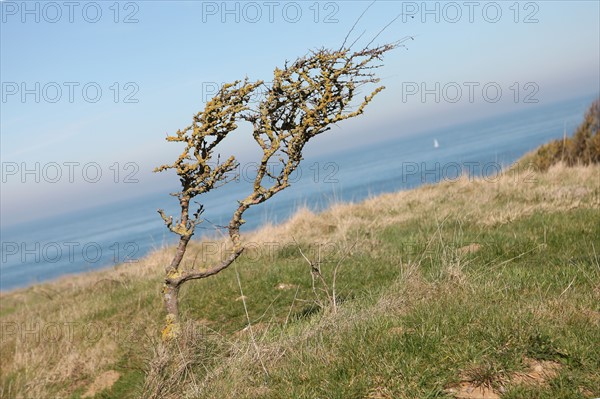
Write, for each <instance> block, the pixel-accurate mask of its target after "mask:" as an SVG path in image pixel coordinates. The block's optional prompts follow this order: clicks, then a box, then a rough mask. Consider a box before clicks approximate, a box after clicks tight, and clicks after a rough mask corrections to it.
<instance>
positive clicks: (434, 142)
mask: <svg viewBox="0 0 600 399" xmlns="http://www.w3.org/2000/svg"><path fill="white" fill-rule="evenodd" d="M439 146H440V143H438V141H437V139H433V148H439Z"/></svg>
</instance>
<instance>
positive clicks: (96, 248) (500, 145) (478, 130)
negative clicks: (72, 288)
mask: <svg viewBox="0 0 600 399" xmlns="http://www.w3.org/2000/svg"><path fill="white" fill-rule="evenodd" d="M592 100H593V97H586V98H579V99H575V100H570V101H567V102H563V103H560V104H553V105H548V106H539V107H535V108H532V109H530V110H528V111H519V112H516V113H510V114H506V115H503V116H501V117H494V118H491V119H486V120H482V121H477V122H473V123H469V124H464V125H460V126H451V127H447V128H443V129H437V130H434V131H429V132H426V133H418V134H412V135H404V136H403V137H400V138H397V139H394V140H391V141H387V142H383V143H378V144H377V145H373V146H372V147H370V148H366V149H365V148H361V149H360V150H354V151H348V152H338V153H336V152H335V151H332V152H331V153H330V154H328V156H327V158H313V159H305V161H304V163H303V164H302V166H301V170H300V172H301V173H299V174H297V175H296V176H295V180H297V181H295V183H294V184H293V185H292V187H291V188H288V189H287V190H285V191H283V192H281V193H279V194H277V195H276V196H275V197H273V198H272V199H270V200H269V202H267V203H265V204H262V205H260V206H258V207H257V208H256V209H251V210H250V211H248V213H247V214H246V215H245V219H246V220H247V221H248V223H247V224H246V225H244V228H243V230H244V231H249V230H252V229H255V228H257V227H260V226H261V225H262V224H264V223H267V222H273V223H277V222H281V221H283V220H285V219H286V218H288V217H289V216H291V215H292V214H293V213H294V212H295V211H296V210H297V209H298V208H299V207H301V206H306V207H308V208H310V209H313V210H322V209H324V208H326V207H328V206H329V205H330V204H332V203H333V202H339V201H344V202H355V201H360V200H363V199H365V198H367V197H369V196H372V195H376V194H379V193H384V192H393V191H398V190H402V189H408V188H413V187H416V186H419V185H421V184H424V183H432V182H436V181H440V180H442V179H453V178H454V177H456V175H457V174H459V173H461V172H464V173H469V174H474V175H493V174H494V173H497V172H498V168H499V167H506V166H508V165H510V164H511V163H513V162H514V161H515V160H517V159H518V158H520V157H521V156H522V155H523V154H525V153H526V152H528V151H531V150H533V149H534V148H536V147H538V146H539V145H541V144H543V143H545V142H547V141H548V140H550V139H554V138H560V137H562V135H563V129H564V128H565V126H566V129H567V132H568V133H569V134H571V133H572V132H573V130H574V128H575V127H576V126H577V125H578V124H579V123H580V121H581V120H582V117H583V114H584V112H585V111H586V109H587V108H588V106H589V104H590V103H591V101H592ZM398 133H399V134H400V133H401V132H398ZM402 133H403V134H405V132H402ZM434 140H437V142H438V144H439V146H438V147H437V148H435V147H434ZM245 180H247V179H244V178H243V176H242V179H241V180H240V181H239V182H232V183H230V184H228V185H226V186H224V187H222V188H220V189H219V190H216V191H214V192H212V193H210V194H209V195H207V196H206V197H205V198H203V204H204V206H205V209H206V212H205V214H204V216H205V219H207V220H208V221H210V222H211V223H213V224H214V225H226V224H227V222H228V216H229V215H230V214H231V211H232V210H233V209H234V208H235V205H236V199H240V198H243V197H244V196H245V194H246V193H247V192H248V188H249V186H248V184H249V183H248V182H246V181H245ZM176 206H177V201H176V199H175V198H173V197H170V196H169V195H167V192H165V191H161V192H160V193H157V194H155V195H151V196H147V197H144V198H141V199H134V200H128V201H123V202H120V203H114V204H111V205H106V206H102V207H98V208H94V209H88V210H86V211H81V212H78V213H74V214H71V215H69V217H68V218H65V217H64V216H62V217H56V218H50V219H46V220H42V221H36V222H35V223H27V224H23V225H18V226H11V227H7V228H5V229H2V250H1V258H2V259H1V264H0V289H1V290H9V289H13V288H17V287H23V286H28V285H31V284H34V283H36V282H41V281H45V280H49V279H53V278H56V277H59V276H62V275H65V274H70V273H80V272H85V271H89V270H93V269H98V268H103V267H110V266H113V265H115V264H116V263H122V262H126V261H135V260H137V259H140V258H142V257H143V256H144V255H145V254H147V253H148V252H149V251H151V250H153V249H158V248H161V247H163V246H165V245H168V244H172V243H173V242H174V241H175V238H176V237H175V236H174V235H173V234H171V233H170V232H168V230H167V229H166V228H165V226H164V224H163V222H162V220H161V219H160V217H159V216H158V214H157V213H156V209H157V208H164V209H165V211H166V212H167V213H168V214H172V215H176V212H177V209H176ZM201 226H202V227H203V228H205V229H200V230H198V231H197V234H196V236H197V237H200V236H202V235H203V234H215V233H214V228H211V224H210V223H208V222H206V223H204V224H203V225H201Z"/></svg>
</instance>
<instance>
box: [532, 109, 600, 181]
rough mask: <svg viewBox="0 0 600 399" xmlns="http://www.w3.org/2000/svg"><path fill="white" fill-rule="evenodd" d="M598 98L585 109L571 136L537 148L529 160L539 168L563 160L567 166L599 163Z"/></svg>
mask: <svg viewBox="0 0 600 399" xmlns="http://www.w3.org/2000/svg"><path fill="white" fill-rule="evenodd" d="M599 126H600V98H599V99H596V101H594V102H593V103H592V105H591V106H590V108H589V109H588V110H587V112H586V114H585V117H584V120H583V122H582V123H581V125H579V127H578V128H577V130H575V134H574V135H573V137H568V138H564V139H562V140H553V141H551V142H550V143H548V144H545V145H543V146H541V147H540V148H538V150H537V151H536V152H535V153H534V154H533V157H532V159H531V162H532V163H534V164H535V165H536V166H537V167H538V168H539V169H540V170H547V169H548V168H549V167H550V166H552V165H554V164H556V163H558V162H564V163H565V164H566V165H567V166H574V165H579V164H583V165H589V164H591V163H600V133H599V130H600V129H599Z"/></svg>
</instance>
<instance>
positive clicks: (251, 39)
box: [0, 1, 600, 224]
mask: <svg viewBox="0 0 600 399" xmlns="http://www.w3.org/2000/svg"><path fill="white" fill-rule="evenodd" d="M369 3H370V2H363V1H336V2H327V1H322V2H314V1H307V2H289V1H275V2H263V1H257V2H227V3H224V2H221V1H218V2H201V1H169V2H167V1H138V2H125V1H124V2H118V3H117V2H115V1H107V2H102V1H98V2H75V5H74V6H73V8H72V9H69V8H68V7H67V6H65V5H64V2H62V1H61V2H56V3H51V4H50V3H48V2H35V1H29V2H26V3H23V2H21V1H19V2H10V1H2V2H0V5H1V6H2V8H1V12H2V15H1V18H2V19H1V21H2V23H1V28H0V34H1V39H0V44H1V54H0V55H1V61H0V68H1V81H2V102H1V103H0V106H1V107H2V110H1V126H0V127H1V150H0V151H1V153H0V155H1V156H2V162H3V164H4V165H5V166H6V165H7V164H6V163H7V162H8V163H11V165H12V163H17V164H18V165H19V167H20V166H21V163H25V165H26V166H27V167H29V168H34V164H35V162H40V163H41V166H42V167H43V165H46V164H47V163H49V162H56V163H58V164H59V165H62V172H63V174H64V173H65V172H66V171H67V170H68V169H67V168H66V167H65V166H64V163H65V162H79V163H80V165H84V164H86V163H90V162H95V163H97V164H98V165H100V168H101V170H102V172H103V178H102V179H101V180H100V181H99V182H98V183H96V184H89V183H87V182H85V181H83V180H82V178H81V175H80V174H79V175H77V173H81V170H78V169H77V168H76V169H75V172H76V176H75V181H74V182H73V183H70V182H68V180H67V179H66V177H65V178H63V179H61V181H60V182H59V183H49V182H48V181H43V180H44V179H43V178H42V181H41V182H40V183H36V182H35V181H33V177H32V176H31V175H28V176H26V179H25V180H26V182H25V183H22V182H21V179H20V178H15V177H14V176H12V175H11V176H8V177H7V178H6V183H5V182H3V183H2V194H1V200H2V220H3V223H7V224H12V223H14V222H15V221H17V220H19V219H20V218H23V219H31V218H36V217H41V216H44V215H46V216H47V215H51V214H53V213H60V212H64V211H65V210H66V209H71V208H72V209H76V208H81V207H85V206H89V205H94V204H100V203H103V202H107V201H115V200H118V199H120V198H127V197H131V196H134V195H140V194H143V193H145V192H154V191H158V190H160V189H161V184H162V183H164V182H165V179H166V177H161V176H157V175H153V174H151V173H150V171H151V170H152V168H153V167H154V166H156V165H158V164H161V163H166V162H171V161H172V160H173V158H174V156H175V155H176V153H177V152H178V150H179V149H178V148H177V147H176V146H174V145H169V144H167V143H166V142H165V141H164V136H165V133H166V132H169V133H172V132H174V131H175V130H177V129H178V128H180V127H184V126H186V125H187V124H189V122H190V119H191V116H192V115H193V114H194V113H195V112H197V111H199V110H200V109H201V107H202V105H203V101H204V100H205V97H206V95H207V94H209V93H207V92H206V91H203V88H205V89H206V88H207V87H213V85H214V83H223V82H229V81H233V80H236V79H241V78H243V77H244V76H248V77H249V78H250V79H263V80H265V81H269V80H270V77H271V73H272V70H273V69H274V67H275V66H282V65H283V62H284V61H285V60H286V59H287V60H293V59H295V58H296V57H298V56H301V55H303V54H305V53H306V52H307V50H309V49H314V48H319V47H323V46H324V47H339V45H340V44H341V42H342V41H343V39H344V36H345V35H346V33H347V32H348V31H349V29H350V28H351V26H352V25H353V23H354V21H355V20H356V18H357V17H358V15H360V13H361V12H362V11H363V10H364V9H365V7H366V6H367V5H368V4H369ZM24 4H26V5H25V6H26V7H27V9H28V10H29V11H32V12H29V13H28V12H26V10H24V9H23V5H24ZM49 4H50V5H49ZM423 4H424V3H423V2H420V1H419V2H400V1H378V2H376V3H375V4H374V5H373V6H372V7H371V8H370V10H369V11H368V12H367V14H366V15H365V16H364V18H363V19H362V20H361V21H360V23H359V24H358V25H357V27H356V29H355V31H354V32H353V34H352V35H351V39H350V41H353V40H354V39H355V38H356V37H357V35H359V34H360V33H362V32H363V31H366V33H365V34H364V36H363V37H362V38H361V39H360V40H359V41H358V43H357V46H360V45H365V44H367V43H368V42H369V41H370V40H371V38H372V37H373V36H375V35H376V34H377V32H379V30H380V29H381V28H382V27H383V26H385V25H386V24H387V23H388V22H389V21H390V20H391V19H392V18H393V17H394V16H396V15H398V14H399V13H401V12H402V11H407V12H410V13H413V14H414V16H415V18H414V19H406V20H405V21H403V18H402V17H401V18H400V19H398V20H397V21H396V22H395V23H394V24H393V25H391V26H390V27H389V28H388V29H387V30H386V31H385V32H384V33H383V34H382V35H381V36H380V37H379V38H378V39H377V40H376V41H375V44H382V43H384V42H389V41H393V40H397V39H400V38H402V37H404V36H406V35H413V36H415V40H414V41H410V42H408V43H407V46H408V49H407V50H404V49H399V50H396V51H395V52H393V53H390V54H388V56H387V57H386V59H385V67H384V68H382V69H381V70H380V71H379V73H380V76H381V77H382V78H383V79H382V83H383V84H385V85H386V86H387V90H385V91H384V92H383V93H382V94H381V95H380V96H378V98H377V99H376V100H375V101H374V102H373V104H371V107H370V108H369V109H368V111H367V112H366V114H365V116H364V117H361V118H359V119H356V120H353V121H351V122H349V123H346V124H343V125H340V128H339V129H334V131H333V134H330V135H328V136H323V137H320V138H318V140H317V141H316V143H317V144H312V145H311V146H309V148H308V154H307V155H308V156H311V155H321V156H326V155H327V154H330V153H334V152H335V151H337V150H340V149H344V148H350V147H356V146H360V145H364V144H365V143H368V142H377V141H383V140H389V139H390V138H392V137H394V136H399V135H403V134H412V133H415V132H418V131H424V130H428V129H432V128H437V127H440V126H444V125H450V124H455V123H461V122H466V121H469V120H475V119H481V118H484V117H486V116H490V115H497V114H502V113H505V112H508V111H512V110H520V109H523V110H525V109H527V107H535V106H538V105H543V104H549V103H552V102H556V101H560V100H563V99H569V98H573V97H577V96H581V95H588V94H591V95H593V94H595V93H598V92H599V91H600V89H599V85H600V82H599V76H598V71H599V69H600V61H599V59H600V55H599V48H600V39H599V37H600V28H599V22H598V21H599V18H600V10H599V2H598V1H568V2H567V1H539V2H526V1H523V2H515V1H507V2H504V1H501V2H496V3H494V2H474V3H468V2H455V3H451V2H427V3H426V4H427V7H428V9H429V10H433V13H429V14H425V13H423V12H422V11H423V10H422V6H423ZM467 4H473V6H472V7H473V8H472V9H469V6H468V5H467ZM55 5H58V7H56V6H55ZM224 7H226V8H227V9H228V10H229V11H230V12H229V13H226V12H224ZM436 7H437V10H439V12H436V11H435V10H436ZM84 9H85V13H84ZM97 9H100V10H101V16H99V17H96V11H97ZM117 9H118V11H119V12H118V15H116V10H117ZM498 9H499V10H500V12H501V15H498V14H496V11H497V10H498ZM58 10H60V13H61V15H60V16H59V15H58V14H57V11H58ZM257 10H260V12H261V16H260V17H259V16H258V14H257ZM298 10H299V11H300V12H301V15H299V14H297V12H298ZM317 10H318V14H317ZM470 10H472V11H473V14H472V17H473V22H470V21H469V18H470V16H469V11H470ZM484 10H485V11H484ZM516 10H518V15H517V14H516ZM70 11H71V12H72V19H73V22H70V21H69V17H70V15H69V12H70ZM456 11H459V12H461V14H462V15H461V18H457V14H456ZM270 12H272V17H273V21H272V22H271V21H269V17H270V15H269V13H270ZM36 14H37V15H36ZM436 14H437V15H436ZM127 16H129V18H130V19H131V20H133V21H135V20H137V22H134V23H124V21H123V20H124V19H125V18H126V17H127ZM36 17H37V18H39V22H36V21H35V18H36ZM436 17H438V18H439V22H436V20H435V19H436ZM115 18H116V19H117V21H118V22H116V23H115ZM236 18H238V19H239V22H236V20H235V19H236ZM94 19H98V21H97V22H95V23H92V22H91V21H93V20H94ZM423 19H424V20H423ZM454 19H459V20H458V22H456V23H452V20H454ZM494 19H497V22H492V21H494ZM515 19H516V21H517V22H515ZM23 20H24V21H23ZM53 20H56V22H54V23H53V22H52V21H53ZM294 20H296V22H294ZM325 20H328V23H326V22H325ZM525 20H529V21H530V22H533V23H525ZM536 20H537V22H535V21H536ZM36 82H39V85H40V90H39V95H40V102H39V103H36V102H35V94H27V95H26V96H25V101H22V98H21V94H22V93H21V89H22V85H23V84H24V85H25V86H26V87H27V88H29V89H33V90H34V91H35V87H36V86H35V85H36ZM51 82H55V83H56V84H54V83H51ZM68 82H73V83H68ZM115 82H116V84H117V85H116V86H114V84H115ZM436 82H439V84H440V87H444V85H448V84H449V83H450V86H447V87H449V88H450V89H452V87H456V86H459V87H461V88H462V89H463V97H462V99H461V100H460V101H458V102H456V103H451V102H450V101H447V99H446V98H441V101H440V102H439V103H436V102H435V99H434V96H433V95H429V96H427V97H425V99H424V101H422V100H421V97H420V93H417V94H415V95H411V96H407V95H406V90H407V89H408V88H414V87H421V84H425V85H426V87H430V88H434V87H435V84H436ZM452 82H454V83H452ZM465 82H477V84H478V85H479V86H477V88H476V91H475V93H476V95H475V96H474V98H473V101H472V102H470V101H469V100H468V87H467V86H465ZM515 82H516V83H518V85H519V90H518V92H519V94H520V97H519V101H517V102H515V101H514V97H513V96H514V92H515V90H516V86H514V84H515ZM89 83H92V84H91V85H88V86H90V89H89V90H90V91H89V92H88V96H89V97H88V98H87V100H91V99H93V97H94V96H95V93H94V87H100V89H101V90H102V96H101V97H100V98H99V100H98V101H97V102H95V103H93V102H90V101H87V100H86V98H84V95H83V93H82V87H83V86H84V85H86V84H89ZM128 83H129V85H128V86H126V84H128ZM486 83H494V85H495V86H498V87H500V88H501V89H502V97H501V99H500V101H498V102H496V103H489V102H486V101H485V98H483V97H482V95H481V87H482V86H483V85H485V84H486ZM527 83H529V86H525V85H526V84H527ZM69 85H71V87H73V89H74V91H73V99H72V100H73V101H72V102H70V101H69ZM415 85H416V86H415ZM55 86H59V87H61V91H62V97H61V98H60V99H59V100H57V101H56V102H55V103H52V102H50V101H48V100H52V99H53V98H55V97H56V91H55ZM44 87H45V88H46V92H45V93H44ZM117 87H118V91H119V99H118V102H115V101H114V95H115V92H116V91H117ZM15 88H16V89H15ZM15 90H18V92H16V93H15V94H12V93H13V91H15ZM90 93H91V94H90ZM448 93H450V94H448ZM477 93H478V94H477ZM533 93H535V94H533ZM44 94H45V95H44ZM128 94H131V95H132V96H131V99H132V100H137V102H134V103H125V102H124V96H126V95H128ZM403 94H404V96H403ZM447 94H448V95H450V96H453V95H454V92H447ZM527 94H532V96H533V97H532V98H533V99H537V100H538V104H537V105H536V104H531V103H525V102H524V101H523V100H524V97H523V96H525V95H527ZM403 97H404V98H403ZM365 133H367V134H365ZM249 144H250V142H249V141H248V140H244V138H243V137H242V135H240V136H238V137H236V138H235V139H231V140H230V142H228V143H226V148H225V151H226V152H228V151H232V152H236V153H238V154H240V156H241V158H242V159H244V156H245V155H244V154H246V152H245V151H244V147H245V146H247V145H249ZM115 162H119V168H120V169H121V175H120V176H119V179H120V180H123V175H124V174H125V175H126V174H127V173H128V172H131V171H132V170H133V169H127V170H125V169H124V167H123V165H124V164H125V163H127V162H132V163H135V164H136V165H138V166H139V168H140V169H139V171H138V172H137V173H136V175H135V177H136V178H138V179H139V183H137V184H115V183H114V182H113V181H112V180H113V177H114V176H113V174H114V170H113V169H110V167H111V165H114V163H115ZM19 176H20V175H19ZM109 176H110V177H109ZM5 177H6V176H5ZM40 204H44V206H43V207H40ZM17 215H18V216H17Z"/></svg>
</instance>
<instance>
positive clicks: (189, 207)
mask: <svg viewBox="0 0 600 399" xmlns="http://www.w3.org/2000/svg"><path fill="white" fill-rule="evenodd" d="M406 39H407V38H406ZM404 40H405V39H403V40H400V41H398V42H395V43H391V44H386V45H382V46H377V47H372V48H370V47H369V45H367V47H365V48H363V49H362V50H359V51H352V50H351V47H352V46H349V47H344V46H342V48H340V49H339V50H329V49H321V50H318V51H312V52H310V53H309V54H308V55H306V56H304V57H302V58H299V59H297V60H296V61H294V62H293V63H291V64H288V63H287V62H286V64H285V66H284V67H283V68H282V69H279V68H276V69H275V71H274V75H273V79H272V83H269V84H265V83H264V82H263V81H258V82H255V83H251V82H249V81H248V79H246V80H244V81H243V82H242V81H236V82H233V83H231V84H227V85H224V86H223V87H222V88H221V89H220V91H219V92H218V93H217V94H216V95H215V97H214V98H212V99H211V100H210V101H208V102H207V103H206V106H205V107H204V110H203V111H200V112H199V113H197V114H196V115H195V116H194V117H193V120H192V124H191V125H189V126H188V127H186V128H185V129H183V130H178V131H177V132H176V133H175V135H174V136H168V137H167V141H174V142H180V143H182V144H184V145H185V148H184V150H183V152H182V154H181V155H180V156H179V158H177V160H176V161H175V162H174V163H173V164H171V165H163V166H160V167H158V168H157V169H156V170H155V171H156V172H161V171H165V170H169V169H173V170H174V171H175V172H176V173H177V175H178V176H179V180H180V182H181V191H180V192H177V193H173V194H172V195H174V196H176V197H177V198H178V199H179V205H180V208H181V211H180V215H179V217H178V218H177V219H176V220H173V217H172V216H167V215H166V214H165V213H164V212H163V210H159V213H160V215H161V217H162V218H163V220H164V221H165V223H166V225H167V227H168V228H169V230H171V231H172V232H173V233H175V234H177V235H178V236H179V244H178V246H177V251H176V253H175V256H174V257H173V260H172V261H171V263H170V264H169V265H168V266H167V267H166V269H165V272H166V275H165V280H164V285H163V289H162V294H163V299H164V304H165V308H166V312H167V316H166V326H165V328H164V330H163V339H164V340H169V339H171V338H173V337H175V336H177V334H178V333H179V331H180V324H179V323H180V320H179V290H180V287H181V286H182V284H183V283H185V282H187V281H190V280H197V279H202V278H206V277H209V276H212V275H215V274H217V273H219V272H221V271H222V270H224V269H226V268H227V267H229V266H230V265H231V264H232V263H233V262H234V261H235V260H236V259H237V258H238V257H239V256H240V255H241V254H242V252H243V251H244V244H243V243H242V241H241V238H240V227H241V226H242V225H243V224H244V223H245V221H244V219H243V215H244V213H245V212H246V211H247V210H248V209H250V208H251V207H253V206H256V205H258V204H261V203H263V202H265V201H267V200H268V199H269V198H271V197H273V196H274V195H275V194H277V193H278V192H280V191H282V190H283V189H285V188H287V187H288V186H289V185H290V182H289V177H290V175H291V174H292V173H293V172H294V171H295V170H296V168H298V166H299V165H300V162H301V160H302V152H303V150H304V147H305V145H306V144H307V143H308V142H309V140H310V139H312V138H313V137H315V136H317V135H319V134H321V133H324V132H326V131H328V130H329V129H330V128H331V125H333V124H336V123H338V122H340V121H343V120H345V119H349V118H353V117H355V116H358V115H360V114H362V113H363V112H364V110H365V107H366V106H367V104H369V103H370V102H371V100H372V99H373V98H374V97H375V95H377V94H378V93H379V92H380V91H381V90H383V89H384V87H383V86H379V87H375V88H373V89H371V90H370V93H369V94H367V95H366V96H362V98H361V99H360V101H356V100H355V98H356V97H357V96H358V95H359V93H360V91H361V88H362V87H363V86H365V85H371V84H376V83H377V82H379V79H378V78H377V77H376V76H375V70H376V69H377V68H379V67H381V66H382V64H381V60H382V56H383V55H384V54H385V53H387V52H388V51H390V50H392V49H394V48H396V47H398V46H401V43H402V42H403V41H404ZM259 87H260V88H261V90H260V92H261V93H260V95H259V101H258V102H257V103H255V104H254V103H253V106H250V99H251V96H252V95H253V94H256V92H257V91H258V90H257V89H259ZM244 121H245V122H249V123H251V125H252V132H253V133H252V135H253V137H254V141H255V142H256V144H257V145H258V146H259V147H260V149H261V150H262V158H261V159H260V161H259V162H258V167H257V173H256V176H255V178H254V181H253V183H252V191H251V192H250V193H249V194H248V196H246V197H245V198H242V199H240V200H239V201H238V207H237V209H236V210H235V211H234V212H233V214H232V216H231V219H230V221H229V224H228V226H227V229H228V233H229V239H230V241H231V250H230V251H231V252H230V253H229V254H228V256H226V257H225V259H224V260H222V261H221V262H219V263H216V264H212V265H204V266H203V267H200V268H197V267H196V266H193V267H192V268H191V269H187V268H182V260H183V257H184V254H185V252H186V248H187V246H188V243H189V242H190V239H191V238H192V236H193V235H194V231H195V228H196V227H197V226H198V225H199V224H200V223H201V222H202V219H201V215H202V212H203V206H202V205H201V204H197V205H193V204H192V201H193V200H194V198H196V197H197V196H200V195H202V194H205V193H207V192H209V191H211V190H213V189H216V188H218V187H220V186H222V185H223V184H226V183H227V182H229V181H231V180H232V175H234V173H233V172H234V171H235V170H236V168H237V167H238V162H237V161H236V159H235V157H233V156H231V157H229V158H227V159H226V160H223V161H221V159H220V156H219V154H218V153H217V152H216V150H217V147H218V146H219V144H220V143H221V142H222V141H223V139H225V138H226V137H227V136H228V135H229V134H231V133H232V132H234V131H235V130H236V129H237V128H238V122H244ZM274 163H276V164H277V165H278V167H276V168H273V167H272V166H273V164H274Z"/></svg>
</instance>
